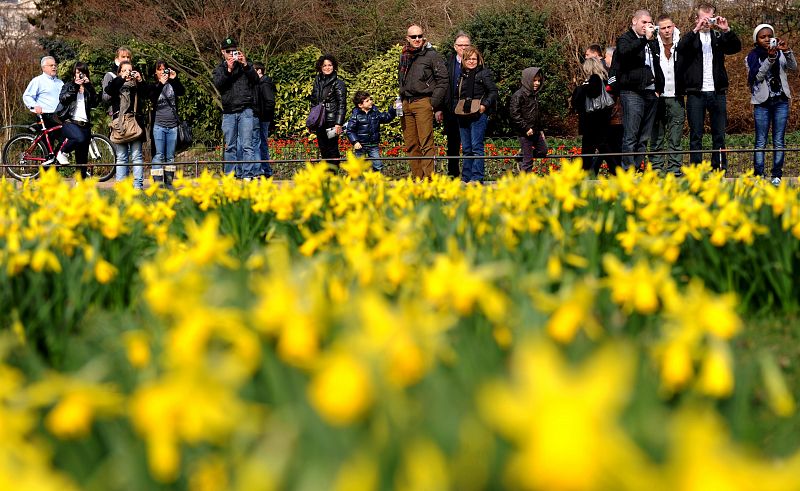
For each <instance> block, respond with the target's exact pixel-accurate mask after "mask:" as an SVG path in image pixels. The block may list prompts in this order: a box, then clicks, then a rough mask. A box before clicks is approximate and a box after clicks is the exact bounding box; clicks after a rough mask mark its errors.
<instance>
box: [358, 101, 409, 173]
mask: <svg viewBox="0 0 800 491" xmlns="http://www.w3.org/2000/svg"><path fill="white" fill-rule="evenodd" d="M353 103H354V104H355V105H356V108H355V109H353V112H352V114H350V119H349V120H348V121H347V138H348V139H349V140H350V143H352V144H353V153H354V154H355V155H356V157H362V156H364V154H366V155H367V157H369V159H370V160H371V161H372V170H374V171H375V172H380V171H381V169H382V168H383V162H381V160H380V158H381V151H380V147H379V145H380V142H381V133H380V126H381V125H382V124H386V123H388V122H389V121H391V120H393V119H394V117H395V116H396V115H397V112H396V111H395V109H394V107H391V106H390V107H389V110H388V111H387V112H381V111H380V110H378V108H377V107H375V105H374V103H373V102H372V97H371V96H370V95H369V92H365V91H363V90H359V91H358V92H356V95H355V96H353Z"/></svg>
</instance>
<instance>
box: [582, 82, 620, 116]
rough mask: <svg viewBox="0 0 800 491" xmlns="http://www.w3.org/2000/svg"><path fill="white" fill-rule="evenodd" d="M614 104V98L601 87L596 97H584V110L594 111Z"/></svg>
mask: <svg viewBox="0 0 800 491" xmlns="http://www.w3.org/2000/svg"><path fill="white" fill-rule="evenodd" d="M613 105H614V98H613V97H611V94H609V93H608V91H607V90H606V89H605V87H603V89H602V90H601V91H600V95H598V96H597V97H587V98H586V106H585V109H586V112H587V113H593V112H595V111H602V110H603V109H606V108H609V107H612V106H613Z"/></svg>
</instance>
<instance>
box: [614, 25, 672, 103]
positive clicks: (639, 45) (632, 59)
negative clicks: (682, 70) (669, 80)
mask: <svg viewBox="0 0 800 491" xmlns="http://www.w3.org/2000/svg"><path fill="white" fill-rule="evenodd" d="M648 48H649V50H650V55H651V60H652V64H653V68H652V69H651V68H650V67H649V66H647V64H646V63H645V56H646V55H645V49H648ZM614 55H615V56H617V57H618V66H617V71H616V80H617V88H618V89H619V90H633V91H643V90H646V89H647V87H649V86H650V85H654V86H655V91H656V92H658V93H659V94H661V93H662V92H664V73H663V72H662V71H661V48H660V47H659V45H658V40H657V39H656V38H655V37H654V38H653V39H651V40H647V39H646V38H640V37H639V35H638V34H636V33H635V32H633V29H631V28H628V30H627V31H625V33H624V34H622V36H620V37H618V38H617V49H616V51H615V52H614Z"/></svg>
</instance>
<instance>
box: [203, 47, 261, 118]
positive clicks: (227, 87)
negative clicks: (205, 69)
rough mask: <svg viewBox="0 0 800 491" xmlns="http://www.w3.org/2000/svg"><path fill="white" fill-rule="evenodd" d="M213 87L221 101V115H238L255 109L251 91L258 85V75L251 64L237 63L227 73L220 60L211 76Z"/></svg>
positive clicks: (225, 64)
mask: <svg viewBox="0 0 800 491" xmlns="http://www.w3.org/2000/svg"><path fill="white" fill-rule="evenodd" d="M212 76H213V79H214V87H216V88H217V90H218V91H219V95H220V98H221V99H222V113H223V114H233V113H240V112H242V111H244V110H245V109H253V108H254V107H255V96H254V95H253V89H254V87H255V86H256V84H258V74H257V73H256V71H255V69H254V68H253V64H252V63H250V62H247V65H242V64H241V63H239V62H236V63H234V64H233V70H232V71H230V72H228V64H227V63H226V62H225V60H222V61H221V62H220V64H219V65H217V67H216V68H214V72H213V74H212Z"/></svg>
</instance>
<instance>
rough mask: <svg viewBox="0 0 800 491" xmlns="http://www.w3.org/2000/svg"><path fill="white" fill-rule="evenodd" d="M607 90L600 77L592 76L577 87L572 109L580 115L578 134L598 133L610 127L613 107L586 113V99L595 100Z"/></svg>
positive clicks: (573, 96)
mask: <svg viewBox="0 0 800 491" xmlns="http://www.w3.org/2000/svg"><path fill="white" fill-rule="evenodd" d="M604 90H606V84H605V82H604V81H603V80H602V79H601V78H600V76H599V75H592V76H591V77H589V79H588V80H586V81H585V82H584V83H583V84H581V85H579V86H577V87H575V90H574V91H572V109H573V111H575V112H576V113H578V133H580V134H581V135H584V134H586V133H587V132H589V133H597V131H598V130H599V129H601V128H605V127H607V126H608V125H609V120H610V118H611V112H612V111H613V109H614V108H613V107H607V108H605V109H601V110H599V111H593V112H590V113H587V112H586V98H587V97H588V98H590V99H594V98H595V97H598V96H599V95H600V94H601V93H602V91H604Z"/></svg>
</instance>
